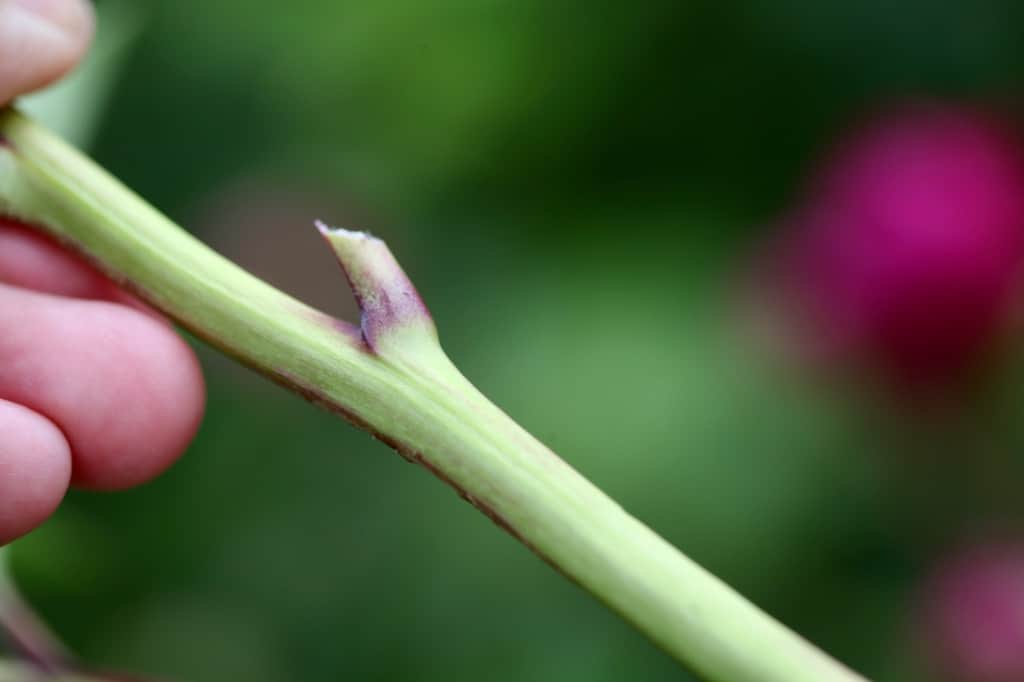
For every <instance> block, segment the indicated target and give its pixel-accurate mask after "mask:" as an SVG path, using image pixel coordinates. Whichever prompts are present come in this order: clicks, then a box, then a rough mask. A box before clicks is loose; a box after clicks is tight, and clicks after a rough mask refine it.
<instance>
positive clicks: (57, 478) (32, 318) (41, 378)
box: [0, 0, 204, 544]
mask: <svg viewBox="0 0 1024 682" xmlns="http://www.w3.org/2000/svg"><path fill="white" fill-rule="evenodd" d="M91 35H92V14H91V11H90V9H89V7H88V5H87V3H86V2H85V1H84V0H0V104H2V103H4V102H6V101H8V100H10V99H11V98H13V97H14V96H16V95H18V94H20V93H23V92H27V91H29V90H32V89H34V88H38V87H41V86H43V85H45V84H47V83H49V82H51V81H53V80H55V79H56V78H58V77H59V76H61V75H62V74H63V73H65V72H66V71H67V70H69V69H70V68H71V67H72V66H74V65H75V63H76V62H77V61H78V60H79V59H80V57H81V56H82V54H83V53H84V51H85V49H86V47H87V46H88V43H89V39H90V37H91ZM203 402H204V391H203V381H202V375H201V374H200V370H199V365H198V363H197V361H196V359H195V356H194V355H193V354H192V352H191V350H190V349H189V348H188V346H187V345H186V344H185V343H184V342H183V341H182V340H181V338H180V337H179V336H178V335H177V334H175V332H174V330H173V329H172V328H171V327H170V325H168V324H167V322H165V321H164V320H162V319H161V318H160V317H159V316H157V315H156V314H155V313H154V312H152V311H151V310H149V309H148V308H146V307H145V306H144V305H143V304H142V303H140V302H139V301H137V300H136V299H134V298H132V297H131V296H129V295H128V294H126V293H124V292H123V291H121V290H119V289H118V288H117V287H116V286H114V284H113V283H112V282H110V281H109V280H107V279H106V278H105V277H103V276H102V275H100V274H99V273H97V272H96V271H94V270H92V269H91V268H90V267H88V266H87V265H86V264H85V263H84V262H82V261H81V260H80V259H78V258H77V257H75V256H72V255H71V254H69V253H67V252H65V251H63V250H61V249H60V248H59V247H58V246H57V245H55V244H54V243H52V242H51V241H49V240H48V239H46V238H44V237H42V236H40V235H39V234H37V233H35V232H33V231H31V230H29V229H27V228H25V227H23V226H20V225H17V224H16V223H14V222H13V221H9V220H4V219H0V544H3V543H4V542H7V541H10V540H12V539H14V538H15V537H18V536H19V535H22V534H24V533H26V532H28V531H30V530H31V529H32V528H34V527H35V526H37V525H38V524H39V523H41V522H42V521H43V520H45V519H46V517H47V516H49V515H50V514H51V513H52V512H53V510H54V509H55V508H56V507H57V505H58V504H59V503H60V501H61V499H62V498H63V496H64V494H65V492H66V491H67V488H68V486H69V484H75V485H78V486H83V487H87V488H95V489H104V490H110V489H117V488H124V487H128V486H133V485H137V484H139V483H142V482H143V481H146V480H148V479H150V478H152V477H153V476H155V475H157V474H158V473H160V472H161V471H163V470H164V469H165V468H166V467H167V466H169V465H170V464H171V462H173V461H174V459H175V458H176V457H177V456H178V455H179V454H180V453H181V452H182V451H183V450H184V448H185V447H186V445H187V444H188V442H189V441H190V440H191V438H192V436H193V435H194V434H195V431H196V428H197V427H198V424H199V421H200V418H201V416H202V410H203Z"/></svg>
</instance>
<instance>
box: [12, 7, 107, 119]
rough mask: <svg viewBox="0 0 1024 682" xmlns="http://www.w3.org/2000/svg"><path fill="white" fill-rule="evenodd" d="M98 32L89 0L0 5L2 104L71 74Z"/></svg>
mask: <svg viewBox="0 0 1024 682" xmlns="http://www.w3.org/2000/svg"><path fill="white" fill-rule="evenodd" d="M94 28H95V17H94V14H93V10H92V6H91V4H90V3H88V2H85V0H7V1H6V2H2V3H0V104H2V103H4V102H6V101H8V100H10V99H11V98H13V97H15V96H17V95H20V94H22V93H25V92H29V91H31V90H35V89H37V88H40V87H43V86H44V85H47V84H49V83H51V82H53V81H55V80H57V79H58V78H60V77H61V76H62V75H64V74H65V73H67V72H68V71H69V70H70V69H71V68H72V67H73V66H74V65H75V64H77V63H78V61H79V60H80V59H81V58H82V56H83V55H84V54H85V51H86V49H87V48H88V47H89V43H90V42H91V40H92V36H93V31H94Z"/></svg>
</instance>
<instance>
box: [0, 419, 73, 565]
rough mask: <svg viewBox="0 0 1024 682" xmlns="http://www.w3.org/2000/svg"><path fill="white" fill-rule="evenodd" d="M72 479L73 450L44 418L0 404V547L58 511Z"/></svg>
mask: <svg viewBox="0 0 1024 682" xmlns="http://www.w3.org/2000/svg"><path fill="white" fill-rule="evenodd" d="M70 478H71V447H70V446H69V445H68V442H67V439H65V437H64V434H63V433H61V431H60V429H59V428H57V426H56V425H54V424H53V422H51V421H50V420H48V419H47V418H46V417H43V416H42V415H40V414H38V413H36V412H33V411H32V410H30V409H28V408H26V407H23V406H21V405H18V404H15V403H11V402H7V401H5V400H0V545H2V544H4V543H6V542H10V541H11V540H13V539H15V538H17V537H19V536H21V535H24V534H25V533H27V532H29V531H30V530H32V529H33V528H35V527H36V526H38V525H39V524H41V523H42V522H43V521H45V520H46V519H47V518H48V517H49V516H50V514H52V513H53V511H54V510H55V509H56V508H57V506H58V505H59V504H60V502H61V500H62V499H63V498H64V494H65V492H67V488H68V482H69V480H70Z"/></svg>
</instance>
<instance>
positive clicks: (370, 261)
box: [0, 110, 862, 682]
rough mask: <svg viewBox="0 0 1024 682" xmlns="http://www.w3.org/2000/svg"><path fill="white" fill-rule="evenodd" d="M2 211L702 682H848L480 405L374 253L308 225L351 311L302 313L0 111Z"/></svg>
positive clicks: (416, 305)
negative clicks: (395, 470)
mask: <svg viewBox="0 0 1024 682" xmlns="http://www.w3.org/2000/svg"><path fill="white" fill-rule="evenodd" d="M0 142H2V145H0V213H7V214H10V215H12V216H14V217H16V218H19V219H21V220H24V221H26V222H29V223H32V224H34V225H36V226H38V227H39V228H41V229H43V230H45V231H46V232H48V233H50V234H51V235H53V236H54V237H56V238H57V239H59V240H60V241H62V242H63V243H65V244H66V245H67V246H69V247H71V248H73V249H74V250H76V251H78V252H79V253H81V254H83V255H84V256H85V257H87V258H88V259H89V260H91V261H92V262H93V263H95V264H96V266H97V267H99V268H100V269H101V270H103V271H104V272H105V273H107V274H108V275H109V276H110V277H111V278H113V279H114V280H115V281H117V282H118V283H120V284H121V285H123V286H125V287H126V288H128V289H129V290H131V291H134V292H135V293H137V294H138V295H140V296H141V297H142V298H144V299H145V300H147V301H148V302H150V303H151V304H152V305H154V306H156V307H157V308H159V309H160V310H162V311H163V312H165V313H166V314H167V315H169V316H170V317H172V318H173V319H174V320H176V321H177V322H178V323H180V324H181V325H182V326H183V327H185V328H186V329H188V330H190V331H191V332H193V333H194V334H196V335H197V336H199V337H201V338H203V339H205V340H206V341H208V342H209V343H211V344H212V345H214V346H216V347H217V348H219V349H221V350H222V351H224V352H226V353H228V354H230V355H231V356H233V357H235V358H237V359H238V360H240V361H241V362H243V363H245V364H246V365H248V366H250V367H252V368H253V369H255V370H257V371H259V372H261V373H263V374H265V375H267V376H269V377H271V378H272V379H274V380H275V381H277V382H279V383H281V384H283V385H285V386H287V387H289V388H291V389H292V390H295V391H297V392H299V393H301V394H302V395H303V396H305V397H307V398H309V399H311V400H313V401H315V402H317V403H319V404H321V405H323V406H325V407H327V408H328V409H331V410H333V411H335V412H337V413H339V414H341V415H342V416H344V417H345V418H347V419H348V420H349V421H351V422H353V423H354V424H356V425H357V426H359V427H361V428H364V429H366V430H368V431H370V432H371V433H372V434H374V435H375V436H376V437H377V438H379V439H380V440H382V441H384V442H386V443H387V444H389V445H391V446H392V447H394V448H395V449H396V450H397V451H398V452H399V453H400V454H402V455H403V456H404V457H406V458H407V459H409V460H411V461H416V462H418V463H420V464H422V465H424V466H425V467H427V468H428V469H430V470H431V471H432V472H433V473H434V474H436V475H437V476H438V477H439V478H441V479H442V480H444V481H445V482H447V483H448V484H450V485H451V486H452V487H453V488H455V489H456V490H457V491H458V492H459V494H460V495H462V496H463V497H464V498H465V499H466V500H467V501H469V502H470V503H472V504H473V505H474V506H475V507H477V508H478V509H480V510H481V511H482V512H484V513H485V514H487V515H488V516H489V517H490V518H491V519H493V520H494V521H495V522H496V523H497V524H498V525H500V526H501V527H502V528H504V529H505V530H507V531H508V532H509V533H511V534H512V535H513V536H515V537H516V538H518V539H519V540H520V541H522V542H523V543H524V544H526V545H527V546H528V547H529V548H530V549H532V550H533V551H534V552H536V553H537V554H538V555H540V556H541V557H542V558H543V559H545V560H546V561H547V562H549V563H550V564H551V565H552V566H554V567H555V568H556V569H558V570H559V571H561V572H562V573H564V574H565V575H566V576H567V577H569V578H571V579H572V580H574V581H576V582H577V583H579V584H580V585H581V586H583V587H584V588H585V589H587V590H589V591H590V592H592V593H593V594H594V595H595V596H596V597H597V598H599V599H600V600H602V601H603V602H605V603H606V604H607V605H608V606H610V607H611V608H612V609H614V610H615V611H617V612H619V613H620V614H621V615H622V616H623V617H625V618H626V619H627V620H629V621H631V622H632V623H633V624H634V625H636V627H638V628H639V629H640V630H642V631H643V632H645V633H646V634H647V635H648V636H649V637H651V639H653V640H654V641H655V642H657V643H658V644H660V645H661V646H662V647H663V648H664V649H665V650H666V651H667V652H669V653H670V654H671V655H673V656H674V657H676V658H677V659H678V660H679V661H681V662H683V663H684V664H686V665H687V666H689V667H690V668H692V669H693V670H694V671H696V672H697V673H699V674H700V675H702V676H704V677H705V678H706V679H709V680H719V681H721V682H776V681H777V682H801V681H807V682H832V681H836V682H838V681H852V680H860V679H862V678H860V677H859V676H857V675H856V674H855V673H853V672H851V671H849V670H848V669H847V668H845V667H843V666H842V665H841V664H839V663H837V662H835V661H833V660H832V659H830V658H829V657H827V656H826V655H825V654H823V653H821V652H820V651H819V650H817V649H816V648H814V647H813V646H811V645H810V644H809V643H807V642H806V641H805V640H803V639H802V638H800V637H799V636H798V635H796V634H794V633H792V632H791V631H789V630H787V629H786V628H785V627H783V626H782V625H780V624H779V623H778V622H776V621H774V620H773V619H772V618H770V617H769V616H767V615H766V614H764V613H763V612H761V611H760V610H758V609H757V608H756V607H755V606H753V605H752V604H751V603H749V602H748V601H746V600H745V599H744V598H743V597H741V596H740V595H738V594H737V593H736V592H734V591H733V590H732V589H731V588H729V587H728V586H727V585H725V584H724V583H722V582H721V581H719V580H718V579H717V578H715V577H714V576H712V575H711V574H710V573H708V572H706V571H705V570H704V569H702V568H701V567H699V566H698V565H697V564H695V563H694V562H693V561H691V560H690V559H688V558H687V557H685V556H684V555H683V554H681V553H680V552H679V551H678V550H676V549H675V548H674V547H672V546H671V545H670V544H669V543H667V542H666V541H665V540H663V539H662V538H660V537H659V536H658V535H657V534H655V533H654V532H653V531H651V530H650V529H649V528H648V527H647V526H645V525H643V524H642V523H640V522H639V521H637V520H636V519H635V518H633V517H632V516H630V515H629V514H627V513H626V512H625V511H623V509H622V508H621V507H620V506H619V505H618V504H616V503H615V502H614V501H613V500H611V499H610V498H609V497H607V496H606V495H605V494H604V493H602V492H601V491H600V490H599V489H597V488H596V487H595V486H594V485H592V484H591V483H590V482H589V481H587V480H586V479H585V478H583V477H582V476H581V475H579V474H578V473H577V472H576V471H574V470H573V469H572V468H571V467H570V466H568V465H567V464H566V463H565V462H563V461H562V460H561V459H559V458H558V457H557V456H556V455H555V454H554V453H552V452H551V451H550V450H548V448H546V447H545V446H544V445H542V444H541V443H540V442H538V441H537V440H536V439H534V438H533V437H532V436H530V435H529V434H528V433H527V432H526V431H524V430H523V429H522V428H520V427H519V426H518V425H517V424H515V422H513V421H512V420H511V419H509V418H508V417H507V416H506V415H505V414H504V413H502V412H501V410H499V409H498V408H497V407H495V406H494V405H493V404H491V403H490V402H489V401H488V400H487V399H486V398H485V397H484V396H483V395H481V394H480V393H479V392H478V391H477V390H476V389H475V388H474V387H473V386H472V385H471V384H470V383H469V381H468V380H466V379H465V378H464V377H463V376H462V374H460V373H459V371H458V370H457V369H456V368H455V366H454V365H453V364H452V363H451V362H450V361H449V360H448V358H447V357H446V356H445V354H444V352H443V351H442V350H441V347H440V345H439V344H438V341H437V336H436V332H435V331H434V326H433V322H432V321H430V317H429V314H428V313H427V311H426V308H425V306H423V304H422V302H421V301H420V299H419V296H418V295H417V294H416V292H415V289H414V288H413V286H412V284H411V283H410V282H409V280H408V279H407V278H406V277H405V274H404V273H403V272H402V270H401V268H400V267H399V266H398V264H397V263H396V262H395V261H394V259H393V257H392V256H391V253H390V252H389V251H388V249H387V247H386V246H385V245H384V243H383V242H381V241H380V240H378V239H376V238H373V237H370V236H368V235H365V234H362V233H357V232H348V231H345V230H332V229H329V228H326V227H321V232H322V233H323V235H324V237H325V238H326V239H327V241H328V242H329V244H330V245H331V246H332V248H333V249H334V251H335V253H336V255H337V256H338V258H339V260H340V262H341V264H342V267H343V268H344V270H345V272H346V274H347V276H348V278H349V281H350V284H351V285H352V287H353V289H354V290H355V293H356V295H357V299H358V300H359V303H360V306H361V308H362V312H363V319H362V323H361V327H359V328H357V327H355V326H354V325H351V324H348V323H346V322H342V321H340V320H337V319H334V318H332V317H329V316H327V315H325V314H324V313H321V312H319V311H316V310H314V309H312V308H310V307H308V306H306V305H304V304H303V303H300V302H299V301H296V300H295V299H293V298H291V297H289V296H287V295H285V294H283V293H281V292H280V291H277V290H276V289H274V288H272V287H271V286H269V285H268V284H266V283H264V282H262V281H260V280H258V279H256V278H255V277H253V276H251V275H249V274H248V273H246V272H244V271H243V270H241V269H240V268H238V267H237V266H235V265H234V264H233V263H231V262H229V261H227V260H225V259H224V258H222V257H220V256H218V255H217V254H215V253H214V252H213V251H211V250H210V249H208V248H207V247H205V246H204V245H202V244H201V243H200V242H199V241H197V240H196V239H194V238H193V237H191V236H190V235H189V234H187V233H186V232H185V231H183V230H181V229H180V228H179V227H177V226H176V225H174V224H173V223H172V222H171V221H170V220H168V219H167V218H166V217H164V216H163V215H161V214H160V213H159V212H157V211H156V210H155V209H153V208H152V207H150V206H149V205H148V204H146V203H145V202H144V201H143V200H142V199H140V198H139V197H137V196H136V195H135V194H133V193H132V192H131V191H129V190H128V189H126V188H125V187H124V186H122V185H121V184H120V183H119V182H118V181H117V180H115V179H114V178H113V177H111V176H110V175H109V174H107V173H106V172H105V171H103V170H102V169H101V168H99V167H98V166H96V165H95V164H94V163H92V162H91V161H89V160H88V159H86V158H85V157H84V156H82V155H81V154H80V153H78V152H77V151H75V150H74V149H72V148H71V147H69V146H68V145H66V144H65V143H63V142H62V141H61V140H59V139H58V138H57V137H55V136H54V135H52V134H51V133H49V132H48V131H46V130H45V129H43V128H42V127H41V126H39V125H37V124H35V123H33V122H32V121H30V120H28V119H26V118H25V117H23V116H21V115H20V114H18V113H16V112H14V111H11V110H8V111H6V112H4V113H0Z"/></svg>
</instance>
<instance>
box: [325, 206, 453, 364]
mask: <svg viewBox="0 0 1024 682" xmlns="http://www.w3.org/2000/svg"><path fill="white" fill-rule="evenodd" d="M316 227H317V229H318V230H320V234H321V235H323V237H324V239H326V240H327V243H328V244H330V246H331V248H332V249H333V250H334V254H335V255H336V256H337V257H338V262H339V263H341V268H342V270H344V271H345V276H346V277H347V278H348V281H349V285H350V286H351V287H352V292H353V293H354V294H355V297H356V303H357V304H358V305H359V309H360V311H361V312H362V318H361V320H360V327H361V329H362V333H363V338H364V339H365V340H366V343H367V345H368V346H369V347H370V349H371V350H373V352H374V353H376V354H377V355H381V356H386V355H387V354H388V352H389V351H391V350H395V349H396V348H397V344H398V342H399V340H401V343H402V344H410V343H412V344H416V343H418V342H428V343H429V344H430V345H434V346H436V345H437V343H438V341H437V328H436V327H435V326H434V320H433V318H431V316H430V311H429V310H427V306H426V305H425V304H424V303H423V299H422V298H420V295H419V292H417V291H416V287H414V286H413V284H412V282H411V281H410V280H409V277H408V276H407V275H406V274H405V271H403V270H402V267H401V266H400V265H399V264H398V261H396V260H395V257H394V256H393V255H392V254H391V250H390V249H388V246H387V244H385V243H384V241H383V240H381V239H378V238H377V237H374V236H373V235H371V234H369V233H368V232H358V231H353V230H345V229H342V228H337V227H328V226H327V225H325V224H324V223H322V222H319V221H317V223H316Z"/></svg>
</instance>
